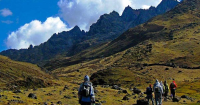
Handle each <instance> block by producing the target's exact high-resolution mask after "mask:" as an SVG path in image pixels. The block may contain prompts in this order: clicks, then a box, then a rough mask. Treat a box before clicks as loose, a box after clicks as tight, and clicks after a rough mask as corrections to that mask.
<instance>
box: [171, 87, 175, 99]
mask: <svg viewBox="0 0 200 105" xmlns="http://www.w3.org/2000/svg"><path fill="white" fill-rule="evenodd" d="M171 94H172V98H175V89H171Z"/></svg>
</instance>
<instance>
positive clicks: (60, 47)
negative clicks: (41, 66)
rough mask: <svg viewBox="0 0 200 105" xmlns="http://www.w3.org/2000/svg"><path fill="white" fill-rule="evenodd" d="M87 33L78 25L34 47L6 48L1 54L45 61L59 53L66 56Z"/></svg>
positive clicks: (19, 58)
mask: <svg viewBox="0 0 200 105" xmlns="http://www.w3.org/2000/svg"><path fill="white" fill-rule="evenodd" d="M84 35H85V32H84V31H81V30H80V28H79V27H78V26H75V27H74V28H73V29H72V30H70V31H68V32H65V31H64V32H61V33H58V34H54V35H53V36H52V37H51V38H50V39H49V40H48V41H47V42H45V43H42V44H40V45H39V46H35V47H34V48H32V47H29V49H21V50H14V49H11V50H6V51H2V52H1V53H0V54H1V55H4V56H8V57H10V58H11V59H13V60H18V61H24V62H31V63H44V61H45V60H49V59H51V58H56V57H57V55H60V56H65V55H66V54H68V52H69V51H70V50H71V49H72V47H73V45H74V44H75V43H79V42H80V41H81V39H82V37H83V36H84Z"/></svg>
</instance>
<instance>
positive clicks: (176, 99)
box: [172, 97, 181, 102]
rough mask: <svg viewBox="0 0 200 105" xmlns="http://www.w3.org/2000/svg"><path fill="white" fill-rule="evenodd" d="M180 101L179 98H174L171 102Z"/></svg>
mask: <svg viewBox="0 0 200 105" xmlns="http://www.w3.org/2000/svg"><path fill="white" fill-rule="evenodd" d="M180 100H181V98H180V97H175V98H173V99H172V101H173V102H179V101H180Z"/></svg>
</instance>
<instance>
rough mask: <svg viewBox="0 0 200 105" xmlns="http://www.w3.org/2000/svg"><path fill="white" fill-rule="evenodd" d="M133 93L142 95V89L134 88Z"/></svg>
mask: <svg viewBox="0 0 200 105" xmlns="http://www.w3.org/2000/svg"><path fill="white" fill-rule="evenodd" d="M133 92H134V93H135V94H140V93H141V92H142V91H141V90H140V89H138V88H136V87H135V88H133Z"/></svg>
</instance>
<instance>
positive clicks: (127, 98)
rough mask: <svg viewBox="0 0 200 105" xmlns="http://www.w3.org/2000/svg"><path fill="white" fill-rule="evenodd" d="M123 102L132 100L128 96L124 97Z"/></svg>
mask: <svg viewBox="0 0 200 105" xmlns="http://www.w3.org/2000/svg"><path fill="white" fill-rule="evenodd" d="M122 100H130V98H129V97H128V96H127V95H126V96H124V97H123V99H122Z"/></svg>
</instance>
